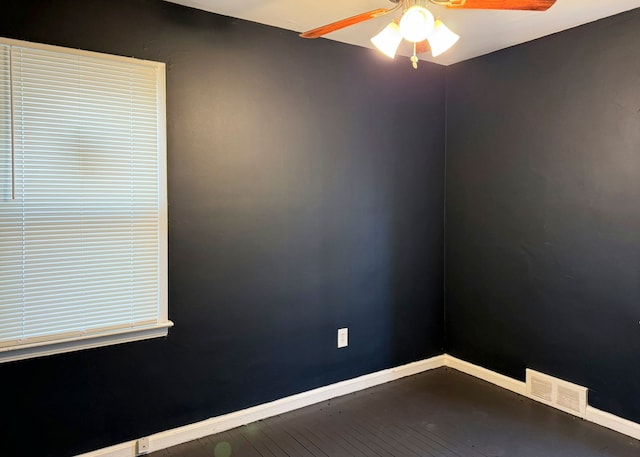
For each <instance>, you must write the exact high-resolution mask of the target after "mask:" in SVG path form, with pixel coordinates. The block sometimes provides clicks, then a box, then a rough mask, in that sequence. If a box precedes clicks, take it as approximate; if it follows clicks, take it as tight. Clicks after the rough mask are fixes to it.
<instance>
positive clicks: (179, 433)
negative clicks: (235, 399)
mask: <svg viewBox="0 0 640 457" xmlns="http://www.w3.org/2000/svg"><path fill="white" fill-rule="evenodd" d="M444 365H445V356H444V355H439V356H436V357H432V358H430V359H426V360H421V361H418V362H413V363H409V364H407V365H402V366H399V367H396V368H389V369H387V370H382V371H378V372H376V373H371V374H367V375H364V376H360V377H358V378H354V379H349V380H346V381H341V382H338V383H335V384H331V385H328V386H324V387H319V388H317V389H313V390H309V391H307V392H302V393H300V394H297V395H292V396H290V397H285V398H282V399H280V400H275V401H272V402H269V403H264V404H262V405H258V406H254V407H251V408H247V409H243V410H240V411H235V412H233V413H229V414H224V415H222V416H217V417H213V418H211V419H207V420H204V421H201V422H196V423H195V424H191V425H186V426H184V427H178V428H174V429H172V430H167V431H164V432H160V433H156V434H155V435H151V436H149V437H148V438H149V452H154V451H158V450H160V449H166V448H168V447H171V446H176V445H178V444H182V443H186V442H187V441H191V440H195V439H198V438H203V437H205V436H208V435H212V434H214V433H220V432H223V431H226V430H230V429H232V428H236V427H240V426H241V425H246V424H249V423H251V422H255V421H258V420H261V419H266V418H268V417H272V416H276V415H278V414H283V413H286V412H288V411H293V410H295V409H299V408H303V407H305V406H309V405H313V404H315V403H319V402H322V401H326V400H330V399H332V398H335V397H339V396H342V395H346V394H350V393H353V392H357V391H359V390H363V389H367V388H369V387H373V386H377V385H380V384H384V383H387V382H390V381H395V380H397V379H400V378H404V377H405V376H411V375H414V374H417V373H421V372H423V371H427V370H433V369H435V368H440V367H443V366H444ZM136 455H137V454H136V441H135V440H134V441H129V442H126V443H122V444H118V445H116V446H111V447H108V448H103V449H99V450H97V451H93V452H89V453H86V454H82V455H80V456H77V457H135V456H136Z"/></svg>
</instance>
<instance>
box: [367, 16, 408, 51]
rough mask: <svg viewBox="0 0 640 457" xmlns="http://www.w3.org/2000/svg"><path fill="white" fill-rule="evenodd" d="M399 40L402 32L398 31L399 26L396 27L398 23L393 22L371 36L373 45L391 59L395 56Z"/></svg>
mask: <svg viewBox="0 0 640 457" xmlns="http://www.w3.org/2000/svg"><path fill="white" fill-rule="evenodd" d="M401 41H402V34H401V33H400V27H398V24H396V23H395V22H392V23H391V24H389V25H388V26H386V27H385V28H384V29H383V30H382V32H380V33H378V34H377V35H376V36H374V37H373V38H371V42H372V43H373V45H374V46H375V47H376V48H378V50H379V51H380V52H382V53H383V54H384V55H386V56H389V57H391V58H392V59H393V58H394V57H395V56H396V51H397V50H398V46H400V42H401Z"/></svg>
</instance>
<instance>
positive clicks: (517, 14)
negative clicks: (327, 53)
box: [169, 0, 640, 65]
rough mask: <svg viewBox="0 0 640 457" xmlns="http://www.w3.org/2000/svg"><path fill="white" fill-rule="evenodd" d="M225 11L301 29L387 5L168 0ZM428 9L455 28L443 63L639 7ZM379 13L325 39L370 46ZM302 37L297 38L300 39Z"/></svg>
mask: <svg viewBox="0 0 640 457" xmlns="http://www.w3.org/2000/svg"><path fill="white" fill-rule="evenodd" d="M169 1H171V2H173V3H179V4H181V5H186V6H191V7H193V8H198V9H201V10H205V11H210V12H213V13H218V14H222V15H225V16H231V17H237V18H240V19H246V20H249V21H253V22H259V23H261V24H266V25H271V26H274V27H279V28H283V29H287V30H293V31H296V32H303V31H305V30H310V29H313V28H316V27H319V26H321V25H324V24H327V23H330V22H334V21H337V20H340V19H343V18H345V17H349V16H353V15H355V14H359V13H362V12H365V11H369V10H373V9H376V8H391V7H393V5H394V4H393V3H391V2H390V1H388V0H333V1H328V0H242V1H239V0H169ZM430 8H431V11H432V12H433V13H434V15H436V16H437V17H439V18H440V19H442V21H443V22H444V23H445V24H447V26H448V27H449V28H450V29H452V30H453V31H455V32H456V33H458V34H459V35H460V36H461V38H460V41H459V42H458V43H457V44H456V45H455V46H454V47H453V48H451V49H450V50H449V51H447V52H446V53H444V54H442V55H441V56H439V57H437V58H432V57H431V56H430V55H429V56H426V57H423V59H424V60H429V61H432V62H436V63H439V64H442V65H450V64H453V63H456V62H460V61H462V60H466V59H470V58H472V57H477V56H480V55H483V54H488V53H490V52H493V51H496V50H498V49H503V48H507V47H509V46H513V45H516V44H519V43H523V42H526V41H530V40H533V39H536V38H540V37H542V36H545V35H550V34H552V33H556V32H559V31H561V30H565V29H569V28H572V27H575V26H578V25H581V24H585V23H587V22H592V21H595V20H598V19H601V18H604V17H607V16H612V15H614V14H617V13H621V12H623V11H628V10H632V9H635V8H640V0H558V1H557V2H556V4H555V5H554V6H552V7H551V8H550V9H549V10H548V11H545V12H534V11H480V10H454V9H446V8H444V7H440V6H435V5H434V6H431V7H430ZM396 16H399V13H396V14H395V15H394V16H390V15H387V16H383V17H379V18H376V19H371V20H369V21H366V22H363V23H360V24H357V25H353V26H351V27H348V28H346V29H343V30H340V31H337V32H333V33H330V34H328V35H326V36H325V38H326V39H329V40H335V41H340V42H343V43H349V44H353V45H357V46H364V47H368V48H371V47H372V45H371V43H370V42H369V38H371V37H372V36H373V35H375V34H376V33H378V32H379V31H380V30H382V29H383V28H384V27H385V26H386V25H387V24H388V23H389V22H390V20H391V19H393V18H394V17H396ZM300 39H302V38H300Z"/></svg>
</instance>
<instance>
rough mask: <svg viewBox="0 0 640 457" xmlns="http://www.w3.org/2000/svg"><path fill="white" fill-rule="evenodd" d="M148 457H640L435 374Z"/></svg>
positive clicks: (544, 413)
mask: <svg viewBox="0 0 640 457" xmlns="http://www.w3.org/2000/svg"><path fill="white" fill-rule="evenodd" d="M149 455H150V456H152V457H160V456H164V457H168V456H173V457H205V456H206V457H281V456H282V457H347V456H349V457H387V456H393V457H429V456H430V457H502V456H514V457H560V456H562V457H595V456H616V457H627V456H628V457H632V456H633V457H639V456H640V441H637V440H634V439H632V438H629V437H626V436H624V435H621V434H618V433H616V432H613V431H611V430H608V429H605V428H603V427H600V426H597V425H594V424H591V423H589V422H586V421H583V420H581V419H577V418H574V417H573V416H570V415H568V414H565V413H562V412H560V411H558V410H555V409H552V408H549V407H546V406H544V405H541V404H539V403H536V402H534V401H532V400H529V399H526V398H524V397H522V396H519V395H516V394H514V393H512V392H508V391H505V390H503V389H500V388H498V387H495V386H493V385H491V384H488V383H486V382H484V381H480V380H478V379H475V378H473V377H470V376H468V375H465V374H462V373H460V372H457V371H455V370H452V369H447V368H441V369H438V370H433V371H428V372H425V373H421V374H418V375H415V376H411V377H408V378H404V379H401V380H399V381H394V382H391V383H388V384H384V385H381V386H377V387H373V388H371V389H367V390H363V391H360V392H356V393H354V394H350V395H346V396H344V397H339V398H336V399H333V400H330V401H327V402H323V403H319V404H317V405H312V406H309V407H306V408H303V409H299V410H297V411H292V412H290V413H286V414H283V415H280V416H276V417H272V418H269V419H266V420H263V421H259V422H255V423H252V424H249V425H246V426H243V427H239V428H236V429H233V430H230V431H228V432H225V433H220V434H217V435H211V436H208V437H206V438H202V439H199V440H197V441H192V442H189V443H185V444H181V445H179V446H175V447H172V448H169V449H165V450H162V451H158V452H154V453H153V454H149Z"/></svg>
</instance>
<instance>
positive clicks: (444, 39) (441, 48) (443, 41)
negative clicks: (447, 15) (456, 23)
mask: <svg viewBox="0 0 640 457" xmlns="http://www.w3.org/2000/svg"><path fill="white" fill-rule="evenodd" d="M427 39H428V40H429V45H430V46H431V55H432V56H433V57H437V56H439V55H440V54H442V53H443V52H445V51H446V50H447V49H449V48H450V47H451V46H453V45H454V44H456V43H457V42H458V40H459V39H460V36H458V35H456V34H455V33H453V32H452V31H451V30H450V29H449V28H448V27H447V26H446V25H444V24H443V23H442V21H441V20H440V19H438V20H437V21H436V23H435V26H434V28H433V33H432V34H431V35H429V37H428V38H427Z"/></svg>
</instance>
